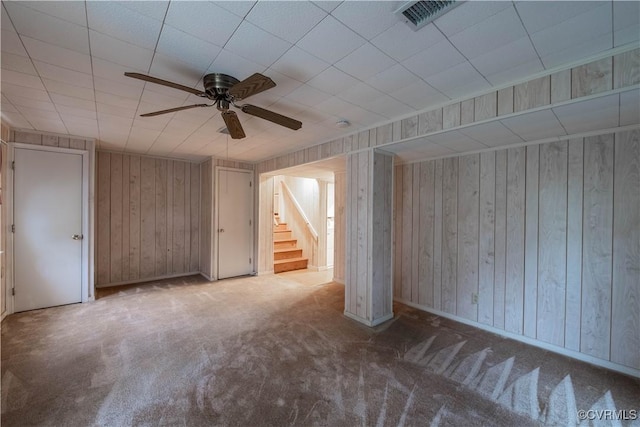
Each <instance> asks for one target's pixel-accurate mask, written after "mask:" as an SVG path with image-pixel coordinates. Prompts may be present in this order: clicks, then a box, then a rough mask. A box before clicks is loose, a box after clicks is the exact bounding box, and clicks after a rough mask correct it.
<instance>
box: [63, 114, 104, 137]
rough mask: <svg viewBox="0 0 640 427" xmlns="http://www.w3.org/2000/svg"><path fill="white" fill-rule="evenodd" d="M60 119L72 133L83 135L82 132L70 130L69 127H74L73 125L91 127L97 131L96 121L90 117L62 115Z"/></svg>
mask: <svg viewBox="0 0 640 427" xmlns="http://www.w3.org/2000/svg"><path fill="white" fill-rule="evenodd" d="M62 121H63V122H64V124H65V125H66V126H67V128H69V132H71V133H72V134H76V135H83V134H82V133H80V134H79V133H76V132H73V131H72V130H71V128H75V127H82V128H86V129H93V130H95V131H96V133H97V131H98V121H97V120H96V119H95V118H93V119H91V118H86V117H74V116H68V117H67V118H64V117H63V118H62Z"/></svg>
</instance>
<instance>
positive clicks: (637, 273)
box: [349, 130, 640, 369]
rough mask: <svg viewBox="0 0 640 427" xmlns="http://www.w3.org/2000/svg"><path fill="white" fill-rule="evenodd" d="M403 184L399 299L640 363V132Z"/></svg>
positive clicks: (510, 155)
mask: <svg viewBox="0 0 640 427" xmlns="http://www.w3.org/2000/svg"><path fill="white" fill-rule="evenodd" d="M352 179H353V178H352ZM395 180H396V181H395V182H396V189H395V201H394V205H395V209H396V212H395V223H394V227H395V252H394V253H395V256H394V266H395V274H394V292H395V297H396V298H397V299H399V300H403V301H407V302H410V303H412V304H416V305H419V306H422V307H424V308H427V309H435V310H439V311H442V312H445V313H449V314H451V315H454V316H457V317H461V318H464V319H468V320H471V321H473V322H478V323H480V324H485V325H489V326H492V327H495V328H498V329H502V330H505V331H508V332H512V333H515V334H519V335H524V336H527V337H530V338H533V339H535V340H538V341H541V342H544V343H548V344H552V345H554V346H557V347H561V348H566V349H569V350H574V351H579V352H581V353H584V354H585V355H588V356H593V357H596V358H599V359H603V360H606V361H610V362H613V363H616V364H619V365H622V366H625V367H630V368H635V369H640V351H639V350H640V186H639V185H638V182H640V130H632V131H623V132H619V133H615V134H613V133H608V134H603V135H598V136H591V137H586V138H577V139H571V140H568V141H566V140H565V141H559V142H551V143H546V144H542V145H532V146H527V147H517V148H508V149H505V150H499V151H494V152H485V153H481V154H472V155H466V156H461V157H454V158H448V159H440V160H434V161H427V162H422V163H414V164H408V165H399V166H396V168H395ZM351 215H352V217H353V218H354V220H355V218H356V216H354V215H356V213H353V212H352V213H351ZM357 244H358V242H357V240H356V241H354V243H352V246H353V245H357ZM349 251H350V252H353V253H356V254H357V252H354V249H350V250H349ZM350 264H353V265H354V266H355V265H357V263H355V264H354V262H350ZM476 295H477V298H478V303H477V304H475V303H474V301H475V296H476Z"/></svg>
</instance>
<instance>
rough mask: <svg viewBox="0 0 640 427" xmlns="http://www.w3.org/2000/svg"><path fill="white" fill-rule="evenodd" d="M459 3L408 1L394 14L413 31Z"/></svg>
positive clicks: (451, 0) (451, 1)
mask: <svg viewBox="0 0 640 427" xmlns="http://www.w3.org/2000/svg"><path fill="white" fill-rule="evenodd" d="M460 3H461V2H459V1H455V0H450V1H410V2H408V3H405V4H404V5H402V7H401V8H400V9H398V10H396V11H395V12H394V13H395V14H396V15H397V16H398V17H399V18H400V19H402V20H403V21H404V22H405V23H406V24H407V25H408V26H409V27H411V29H412V30H413V31H418V30H419V29H420V28H422V27H424V26H425V25H427V24H428V23H429V22H431V21H433V20H434V19H437V18H439V17H441V16H442V15H444V14H445V13H447V12H449V11H450V10H451V9H453V8H454V7H456V6H459V5H460Z"/></svg>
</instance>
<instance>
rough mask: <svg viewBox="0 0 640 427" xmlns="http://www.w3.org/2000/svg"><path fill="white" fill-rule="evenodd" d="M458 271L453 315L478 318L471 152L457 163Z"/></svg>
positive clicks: (476, 206) (475, 180) (475, 174)
mask: <svg viewBox="0 0 640 427" xmlns="http://www.w3.org/2000/svg"><path fill="white" fill-rule="evenodd" d="M458 164H459V166H458V212H457V217H458V242H457V246H458V255H457V264H458V270H457V273H456V277H457V286H456V314H457V315H458V316H461V317H464V318H467V319H470V320H474V321H475V320H478V306H477V304H475V303H474V300H473V297H474V295H477V294H478V254H479V252H478V244H479V241H478V235H479V227H480V218H479V212H480V194H479V193H480V155H479V154H471V155H468V156H463V157H460V158H459V162H458Z"/></svg>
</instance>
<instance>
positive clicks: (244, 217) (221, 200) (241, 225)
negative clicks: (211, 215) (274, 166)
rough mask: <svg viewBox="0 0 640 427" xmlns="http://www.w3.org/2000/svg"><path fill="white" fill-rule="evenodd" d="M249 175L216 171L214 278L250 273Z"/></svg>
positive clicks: (250, 208)
mask: <svg viewBox="0 0 640 427" xmlns="http://www.w3.org/2000/svg"><path fill="white" fill-rule="evenodd" d="M251 177H252V173H251V172H250V171H239V170H229V169H218V177H217V183H218V191H217V194H218V227H217V232H218V250H217V254H218V278H219V279H225V278H227V277H235V276H242V275H245V274H251V273H253V260H252V257H253V185H252V179H251Z"/></svg>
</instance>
